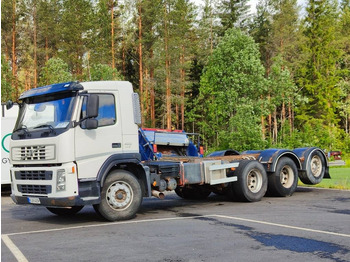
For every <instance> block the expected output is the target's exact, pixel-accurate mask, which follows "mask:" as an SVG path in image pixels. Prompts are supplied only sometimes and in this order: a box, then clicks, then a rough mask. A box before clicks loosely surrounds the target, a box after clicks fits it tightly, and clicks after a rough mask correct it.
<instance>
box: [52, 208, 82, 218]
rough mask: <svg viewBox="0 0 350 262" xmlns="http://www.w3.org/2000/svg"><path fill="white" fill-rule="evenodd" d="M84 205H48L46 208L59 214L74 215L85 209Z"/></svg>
mask: <svg viewBox="0 0 350 262" xmlns="http://www.w3.org/2000/svg"><path fill="white" fill-rule="evenodd" d="M83 207H84V206H74V207H67V208H65V207H62V208H61V207H47V208H46V209H47V210H49V211H50V212H51V213H53V214H55V215H58V216H72V215H75V214H76V213H78V212H79V211H80V210H82V209H83Z"/></svg>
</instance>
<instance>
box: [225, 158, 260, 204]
mask: <svg viewBox="0 0 350 262" xmlns="http://www.w3.org/2000/svg"><path fill="white" fill-rule="evenodd" d="M233 175H237V181H236V182H232V183H231V184H230V185H229V189H228V192H227V194H228V196H229V198H230V199H232V200H236V199H238V200H241V201H246V202H257V201H260V200H261V199H262V198H263V197H264V195H265V193H266V190H267V175H266V171H265V169H264V166H263V165H262V164H260V163H259V162H258V161H252V160H243V161H241V162H240V163H239V166H238V168H237V169H236V170H235V171H234V174H233Z"/></svg>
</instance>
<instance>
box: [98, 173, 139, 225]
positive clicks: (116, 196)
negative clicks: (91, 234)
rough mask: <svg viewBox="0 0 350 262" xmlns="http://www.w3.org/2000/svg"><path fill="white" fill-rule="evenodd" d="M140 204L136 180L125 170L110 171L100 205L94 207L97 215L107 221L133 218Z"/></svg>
mask: <svg viewBox="0 0 350 262" xmlns="http://www.w3.org/2000/svg"><path fill="white" fill-rule="evenodd" d="M141 202H142V190H141V186H140V183H139V181H138V180H137V178H136V177H135V176H134V175H133V174H132V173H130V172H128V171H125V170H116V171H112V172H111V173H110V174H109V175H108V177H107V178H106V180H105V183H104V185H103V188H102V191H101V203H100V204H97V205H94V209H95V211H96V213H97V214H99V215H101V216H102V217H104V218H105V219H107V220H109V221H117V220H126V219H130V218H133V217H134V216H135V215H136V213H137V211H138V210H139V208H140V206H141Z"/></svg>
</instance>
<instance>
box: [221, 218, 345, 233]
mask: <svg viewBox="0 0 350 262" xmlns="http://www.w3.org/2000/svg"><path fill="white" fill-rule="evenodd" d="M215 216H216V217H220V218H227V219H233V220H239V221H245V222H251V223H256V224H263V225H269V226H275V227H283V228H288V229H296V230H301V231H308V232H314V233H321V234H327V235H333V236H338V237H350V235H348V234H342V233H336V232H331V231H323V230H317V229H311V228H305V227H296V226H288V225H283V224H276V223H271V222H266V221H260V220H253V219H247V218H240V217H231V216H223V215H215Z"/></svg>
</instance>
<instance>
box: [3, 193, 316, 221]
mask: <svg viewBox="0 0 350 262" xmlns="http://www.w3.org/2000/svg"><path fill="white" fill-rule="evenodd" d="M311 191H313V189H312V188H298V189H297V191H296V194H298V195H299V194H302V195H303V194H304V193H309V192H311ZM274 199H281V198H276V197H265V198H263V200H262V201H264V200H265V202H267V203H269V202H270V201H273V200H274ZM257 204H259V203H257ZM224 205H229V206H230V207H229V208H232V207H237V206H241V205H249V206H250V203H243V202H232V201H230V200H228V199H227V198H226V197H225V196H222V195H216V194H214V193H212V194H211V195H210V196H209V197H208V198H207V199H204V200H187V199H182V198H180V197H178V196H177V195H176V194H175V193H168V194H167V196H166V197H165V199H164V200H160V199H157V198H153V197H152V198H145V199H143V202H142V205H141V207H140V210H139V211H138V212H137V214H136V217H135V218H134V219H135V220H143V219H156V218H159V217H172V216H176V217H187V216H202V215H207V214H208V213H207V212H205V211H206V210H208V212H209V210H210V209H211V208H212V207H213V206H224ZM205 207H208V208H205ZM9 211H10V212H11V217H12V219H15V220H21V221H28V222H34V221H35V222H38V223H46V224H53V225H59V226H75V225H78V226H81V225H85V224H94V223H109V222H108V221H107V220H105V219H104V218H102V217H100V216H99V215H98V214H97V213H96V212H95V210H94V209H93V207H92V206H85V207H84V208H83V209H82V210H81V211H80V212H79V213H77V214H75V215H71V216H57V215H55V214H52V213H51V212H49V211H48V210H47V209H46V208H45V207H42V206H25V205H24V206H22V205H13V206H11V208H10V210H9Z"/></svg>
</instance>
